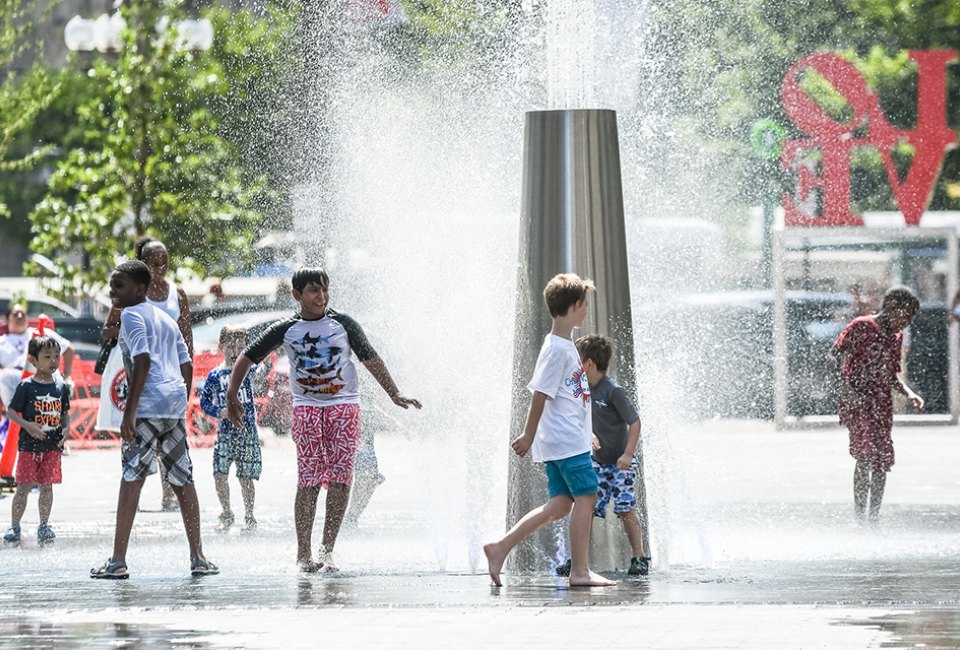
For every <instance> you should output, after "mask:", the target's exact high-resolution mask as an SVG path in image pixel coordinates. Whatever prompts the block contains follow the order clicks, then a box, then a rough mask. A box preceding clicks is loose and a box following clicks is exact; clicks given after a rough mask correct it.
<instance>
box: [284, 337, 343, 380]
mask: <svg viewBox="0 0 960 650" xmlns="http://www.w3.org/2000/svg"><path fill="white" fill-rule="evenodd" d="M334 336H335V335H334V334H330V335H329V336H321V335H319V334H317V335H316V336H310V333H309V332H306V333H304V335H303V337H302V338H300V339H299V340H294V341H292V342H291V344H290V345H291V347H292V348H293V351H294V354H296V357H297V363H296V373H297V383H298V384H300V387H301V388H302V389H303V392H304V393H306V394H308V395H336V394H337V393H339V392H340V391H341V390H343V388H344V386H346V385H347V382H345V381H344V380H343V377H342V376H341V374H340V368H341V367H342V365H343V361H342V360H341V358H340V356H341V353H342V352H343V348H342V347H340V346H337V345H329V342H330V341H331V339H333V338H334Z"/></svg>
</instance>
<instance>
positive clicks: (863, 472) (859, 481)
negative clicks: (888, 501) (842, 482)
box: [853, 460, 870, 521]
mask: <svg viewBox="0 0 960 650" xmlns="http://www.w3.org/2000/svg"><path fill="white" fill-rule="evenodd" d="M869 494H870V461H866V460H858V461H857V464H856V466H855V467H854V468H853V507H854V509H855V510H856V513H857V519H859V520H860V521H866V518H867V497H868V496H869Z"/></svg>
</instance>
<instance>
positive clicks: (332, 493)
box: [308, 483, 350, 557]
mask: <svg viewBox="0 0 960 650" xmlns="http://www.w3.org/2000/svg"><path fill="white" fill-rule="evenodd" d="M349 502H350V486H349V485H346V484H344V483H331V484H330V485H329V486H328V487H327V502H326V509H325V511H324V516H323V542H322V543H323V549H322V550H324V551H326V552H327V553H332V552H333V547H334V545H336V543H337V535H339V534H340V524H342V523H343V515H344V513H345V512H346V511H347V504H348V503H349ZM308 557H309V555H308Z"/></svg>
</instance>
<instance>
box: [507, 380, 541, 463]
mask: <svg viewBox="0 0 960 650" xmlns="http://www.w3.org/2000/svg"><path fill="white" fill-rule="evenodd" d="M546 403H547V396H546V394H545V393H541V392H540V391H534V392H533V399H531V400H530V410H529V411H527V423H526V424H525V425H524V426H523V435H521V436H520V437H519V438H517V439H516V440H514V441H513V442H511V443H510V446H511V447H512V448H513V451H514V452H515V453H516V454H517V456H521V457H522V456H526V455H527V452H528V451H529V450H530V447H531V446H533V438H534V436H536V435H537V426H538V425H539V424H540V417H541V416H542V415H543V407H544V406H545V405H546Z"/></svg>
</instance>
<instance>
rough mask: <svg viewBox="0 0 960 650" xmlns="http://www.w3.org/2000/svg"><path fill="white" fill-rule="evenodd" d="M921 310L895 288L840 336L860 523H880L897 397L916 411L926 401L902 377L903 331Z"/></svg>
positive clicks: (843, 404)
mask: <svg viewBox="0 0 960 650" xmlns="http://www.w3.org/2000/svg"><path fill="white" fill-rule="evenodd" d="M919 309H920V301H919V300H918V299H917V296H916V295H915V294H914V293H913V291H911V290H910V289H908V288H907V287H894V288H892V289H890V290H889V291H887V293H886V294H885V295H884V296H883V302H882V303H881V305H880V311H879V313H876V314H873V315H871V316H860V317H858V318H854V319H853V320H852V321H851V322H850V324H849V325H847V327H846V329H844V330H843V332H842V333H841V334H840V336H839V337H838V338H837V341H836V343H834V345H833V354H834V356H835V358H836V359H837V361H838V363H839V369H840V394H839V400H838V408H839V413H840V424H842V425H844V426H845V427H847V429H848V430H849V431H850V455H851V456H853V457H854V459H855V460H856V461H857V463H856V466H855V467H854V470H853V504H854V509H855V511H856V515H857V519H858V520H859V521H860V522H861V523H866V522H867V518H868V510H867V505H868V501H869V521H870V523H872V524H876V523H877V522H878V521H879V519H880V506H881V504H882V502H883V491H884V488H885V487H886V483H887V472H889V471H890V468H891V467H893V460H894V455H893V437H892V435H891V431H892V429H893V394H892V391H894V390H895V391H897V392H899V393H901V394H903V395H905V396H906V397H907V399H909V400H910V403H911V404H912V405H913V406H914V408H916V409H917V410H918V411H922V410H923V399H922V398H921V397H920V396H919V395H917V394H916V393H915V392H913V390H911V389H910V387H909V386H907V385H906V383H904V382H903V380H901V379H900V376H899V373H900V353H901V345H902V340H903V329H904V328H905V327H907V326H908V325H909V324H910V322H911V321H912V320H913V317H914V316H916V314H917V311H919Z"/></svg>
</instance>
